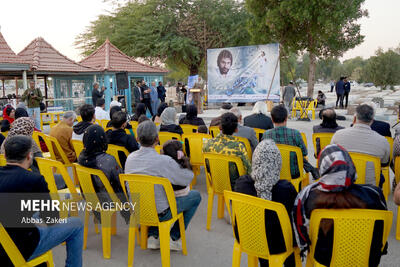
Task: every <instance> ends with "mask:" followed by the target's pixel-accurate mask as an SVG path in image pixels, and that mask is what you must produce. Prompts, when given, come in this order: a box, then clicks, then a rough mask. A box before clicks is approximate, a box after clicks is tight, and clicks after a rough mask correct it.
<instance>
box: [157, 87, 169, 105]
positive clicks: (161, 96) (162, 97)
mask: <svg viewBox="0 0 400 267" xmlns="http://www.w3.org/2000/svg"><path fill="white" fill-rule="evenodd" d="M165 92H167V90H165V87H164V86H163V84H162V82H158V86H157V93H158V99H160V101H161V102H165V96H166V94H165Z"/></svg>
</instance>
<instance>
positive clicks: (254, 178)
mask: <svg viewBox="0 0 400 267" xmlns="http://www.w3.org/2000/svg"><path fill="white" fill-rule="evenodd" d="M281 166H282V157H281V153H280V151H279V149H278V147H277V146H276V145H275V142H274V141H273V140H272V139H266V140H263V141H262V142H261V143H259V144H258V145H257V147H256V149H255V150H254V153H253V161H252V166H251V170H252V171H251V176H249V175H244V176H242V177H240V178H239V179H238V180H236V183H235V191H236V192H240V193H245V194H250V195H254V196H258V197H260V198H262V199H265V200H271V201H275V202H279V203H282V204H283V205H284V206H285V208H286V210H287V212H288V215H289V218H291V211H292V209H293V203H294V200H295V198H296V196H297V191H296V189H295V188H294V186H293V185H292V184H291V183H290V182H289V181H287V180H280V171H281ZM265 218H267V219H266V220H265V228H266V234H267V238H268V240H269V241H268V243H270V242H271V244H274V245H273V246H269V251H270V253H271V254H279V253H282V252H284V251H286V246H285V242H284V240H283V237H282V230H281V227H280V222H279V220H278V218H277V216H276V213H275V212H273V211H270V210H265ZM293 244H294V245H295V244H296V243H295V240H293ZM260 265H261V266H262V267H263V266H268V264H267V261H266V260H263V259H260ZM285 266H286V267H288V266H295V260H294V255H293V254H292V255H291V256H290V257H288V258H287V260H286V261H285Z"/></svg>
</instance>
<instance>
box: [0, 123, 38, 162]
mask: <svg viewBox="0 0 400 267" xmlns="http://www.w3.org/2000/svg"><path fill="white" fill-rule="evenodd" d="M34 129H35V122H34V121H33V120H32V119H31V118H29V117H21V118H18V119H16V120H15V121H14V122H13V123H12V127H11V129H10V131H9V132H8V135H7V138H6V140H7V139H8V138H10V137H12V136H16V135H25V136H29V137H31V138H32V134H33V130H34ZM0 153H1V154H4V145H2V146H1V148H0ZM32 153H33V156H34V157H42V151H41V150H40V148H39V147H38V146H37V144H36V142H35V141H34V140H33V139H32Z"/></svg>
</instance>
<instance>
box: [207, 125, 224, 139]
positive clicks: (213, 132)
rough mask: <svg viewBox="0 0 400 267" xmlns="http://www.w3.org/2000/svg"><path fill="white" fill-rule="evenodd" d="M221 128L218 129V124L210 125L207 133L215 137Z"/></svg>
mask: <svg viewBox="0 0 400 267" xmlns="http://www.w3.org/2000/svg"><path fill="white" fill-rule="evenodd" d="M220 132H221V130H220V129H219V126H210V129H209V133H210V134H211V136H212V137H213V138H215V137H217V135H219V134H220Z"/></svg>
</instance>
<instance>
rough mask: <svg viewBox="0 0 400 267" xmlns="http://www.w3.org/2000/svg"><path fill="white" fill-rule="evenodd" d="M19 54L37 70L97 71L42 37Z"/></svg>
mask: <svg viewBox="0 0 400 267" xmlns="http://www.w3.org/2000/svg"><path fill="white" fill-rule="evenodd" d="M18 56H19V57H20V58H22V59H23V60H24V61H25V62H29V63H30V64H31V69H34V70H35V71H48V72H95V71H96V70H94V69H92V68H90V67H87V66H83V65H81V64H79V63H76V62H75V61H73V60H71V59H69V58H67V57H66V56H64V55H63V54H61V53H60V52H58V51H57V50H56V49H55V48H54V47H52V46H51V45H50V44H49V43H48V42H46V41H45V40H44V39H43V38H42V37H38V38H36V39H34V40H33V41H32V42H31V43H30V44H28V46H27V47H25V48H24V49H23V50H22V51H21V52H19V53H18Z"/></svg>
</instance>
